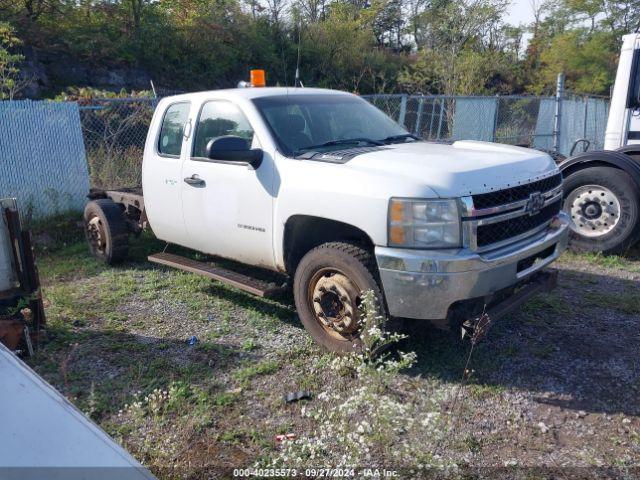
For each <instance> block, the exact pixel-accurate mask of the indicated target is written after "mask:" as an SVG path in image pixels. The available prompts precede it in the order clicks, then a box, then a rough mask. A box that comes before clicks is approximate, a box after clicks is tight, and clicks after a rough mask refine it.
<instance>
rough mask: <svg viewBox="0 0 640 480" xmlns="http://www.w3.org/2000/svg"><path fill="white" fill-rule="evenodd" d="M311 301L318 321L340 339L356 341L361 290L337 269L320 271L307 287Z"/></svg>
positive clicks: (334, 336) (310, 304) (309, 300)
mask: <svg viewBox="0 0 640 480" xmlns="http://www.w3.org/2000/svg"><path fill="white" fill-rule="evenodd" d="M307 292H308V295H307V296H308V303H309V306H310V307H311V311H312V312H313V314H314V316H315V319H316V322H318V324H319V325H320V326H321V327H322V328H323V329H324V330H325V331H326V332H327V333H328V334H329V335H330V336H331V337H333V338H335V339H337V340H349V341H351V340H354V339H355V338H357V337H358V336H359V335H358V334H359V331H360V315H359V314H360V311H359V308H358V307H359V305H360V290H359V289H358V287H357V286H356V284H355V283H354V282H353V281H352V280H351V279H350V278H349V277H347V276H346V275H345V274H344V273H343V272H341V271H340V270H337V269H335V268H323V269H320V270H318V271H317V272H316V273H315V274H314V275H313V277H312V278H311V281H310V282H309V287H308V291H307Z"/></svg>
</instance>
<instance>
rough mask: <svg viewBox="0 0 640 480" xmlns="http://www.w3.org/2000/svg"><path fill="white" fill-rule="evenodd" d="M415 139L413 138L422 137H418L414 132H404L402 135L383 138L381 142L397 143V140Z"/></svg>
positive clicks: (418, 138)
mask: <svg viewBox="0 0 640 480" xmlns="http://www.w3.org/2000/svg"><path fill="white" fill-rule="evenodd" d="M410 138H411V139H413V140H422V139H421V138H420V137H418V136H417V135H414V134H413V133H403V134H401V135H391V136H390V137H387V138H383V139H382V140H380V142H382V143H386V144H388V143H396V142H400V141H402V142H404V141H406V140H408V139H410Z"/></svg>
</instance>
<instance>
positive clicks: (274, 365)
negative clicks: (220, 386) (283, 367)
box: [234, 360, 280, 382]
mask: <svg viewBox="0 0 640 480" xmlns="http://www.w3.org/2000/svg"><path fill="white" fill-rule="evenodd" d="M279 368H280V363H279V362H277V361H275V360H266V361H264V362H259V363H255V364H253V365H248V366H245V367H242V368H240V369H238V370H236V371H235V373H234V377H235V378H236V379H237V380H239V381H241V382H242V381H246V380H250V379H252V378H253V377H256V376H258V375H270V374H272V373H275V372H277V371H278V369H279Z"/></svg>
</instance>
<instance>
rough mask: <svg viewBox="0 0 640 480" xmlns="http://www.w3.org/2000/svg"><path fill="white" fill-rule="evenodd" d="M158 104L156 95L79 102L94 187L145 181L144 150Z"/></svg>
mask: <svg viewBox="0 0 640 480" xmlns="http://www.w3.org/2000/svg"><path fill="white" fill-rule="evenodd" d="M155 106H156V100H155V99H153V98H127V99H111V98H110V99H92V100H90V101H86V102H83V103H82V104H81V105H80V107H79V108H80V121H81V124H82V134H83V136H84V144H85V150H86V152H87V164H88V167H89V176H90V180H91V186H92V187H96V188H107V189H108V188H117V187H124V186H136V185H140V184H141V183H142V154H143V152H144V144H145V141H146V138H147V131H148V130H149V124H150V123H151V117H152V116H153V111H154V109H155Z"/></svg>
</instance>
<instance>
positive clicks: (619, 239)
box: [564, 167, 640, 254]
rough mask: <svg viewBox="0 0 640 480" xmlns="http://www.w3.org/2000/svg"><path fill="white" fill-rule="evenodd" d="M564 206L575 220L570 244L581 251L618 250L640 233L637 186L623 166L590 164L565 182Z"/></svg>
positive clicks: (627, 246)
mask: <svg viewBox="0 0 640 480" xmlns="http://www.w3.org/2000/svg"><path fill="white" fill-rule="evenodd" d="M564 192H565V195H564V196H565V200H564V210H565V211H566V212H567V213H568V214H569V215H571V219H572V220H573V226H572V232H571V239H570V246H571V248H572V250H574V251H578V252H603V253H606V254H616V253H622V252H624V251H626V250H627V249H628V248H629V247H630V246H631V245H633V244H634V243H635V242H636V241H637V240H638V238H639V236H640V225H639V222H638V219H639V214H640V196H639V192H638V187H637V186H636V184H635V183H634V182H633V180H632V179H631V177H630V176H629V175H628V174H627V173H625V172H624V171H622V170H619V169H617V168H612V167H587V168H585V169H582V170H578V171H577V172H575V173H572V174H571V175H569V176H568V177H567V178H566V179H565V182H564Z"/></svg>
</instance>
